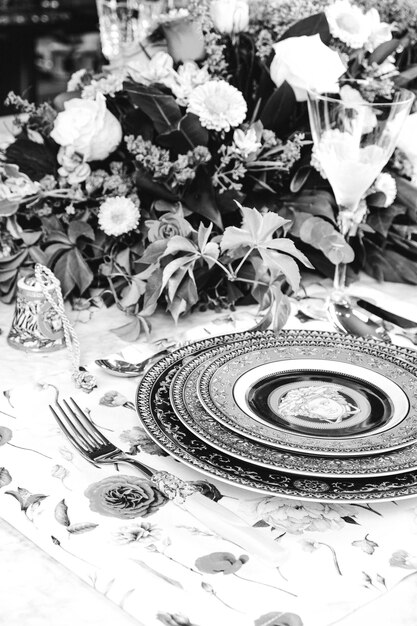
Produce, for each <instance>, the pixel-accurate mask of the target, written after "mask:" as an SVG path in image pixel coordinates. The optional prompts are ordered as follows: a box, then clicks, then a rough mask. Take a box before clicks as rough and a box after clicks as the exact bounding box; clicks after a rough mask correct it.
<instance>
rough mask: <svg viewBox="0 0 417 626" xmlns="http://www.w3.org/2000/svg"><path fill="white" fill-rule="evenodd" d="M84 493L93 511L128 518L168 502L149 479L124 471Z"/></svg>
mask: <svg viewBox="0 0 417 626" xmlns="http://www.w3.org/2000/svg"><path fill="white" fill-rule="evenodd" d="M84 495H85V496H86V497H87V498H88V499H89V500H90V509H91V510H92V511H95V512H96V513H100V515H106V516H108V517H119V518H127V519H132V518H135V517H147V516H148V515H152V514H153V513H155V512H156V511H157V510H158V509H159V508H160V507H161V506H163V505H164V504H166V503H167V501H168V499H167V498H166V497H165V496H164V495H163V494H162V493H161V492H160V491H159V489H157V488H156V487H154V486H153V485H152V483H151V482H150V481H149V480H144V479H142V478H136V477H134V476H124V475H122V474H121V475H118V476H108V477H107V478H104V479H103V480H100V481H99V482H97V483H93V484H91V485H90V486H89V487H88V488H87V489H86V490H85V492H84Z"/></svg>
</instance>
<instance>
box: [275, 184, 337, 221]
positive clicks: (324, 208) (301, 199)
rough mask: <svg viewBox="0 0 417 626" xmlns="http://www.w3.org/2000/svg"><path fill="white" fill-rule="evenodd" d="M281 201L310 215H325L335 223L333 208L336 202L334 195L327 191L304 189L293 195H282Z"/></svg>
mask: <svg viewBox="0 0 417 626" xmlns="http://www.w3.org/2000/svg"><path fill="white" fill-rule="evenodd" d="M281 202H282V204H283V205H284V206H287V207H292V208H295V209H297V210H300V211H304V212H305V213H310V214H311V215H318V216H320V217H325V218H327V219H328V220H330V221H331V222H332V223H335V219H334V209H335V207H336V204H335V200H334V197H333V196H332V194H330V193H329V192H328V191H323V190H321V191H313V190H311V189H305V190H303V191H301V192H300V193H298V194H297V195H294V196H283V197H282V198H281Z"/></svg>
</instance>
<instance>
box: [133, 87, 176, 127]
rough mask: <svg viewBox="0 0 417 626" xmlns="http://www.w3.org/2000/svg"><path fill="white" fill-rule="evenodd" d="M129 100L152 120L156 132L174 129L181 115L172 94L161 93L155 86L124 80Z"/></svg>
mask: <svg viewBox="0 0 417 626" xmlns="http://www.w3.org/2000/svg"><path fill="white" fill-rule="evenodd" d="M123 88H124V90H125V91H126V92H127V94H128V97H129V100H130V102H131V103H132V104H133V106H135V107H137V108H139V109H140V110H141V111H143V112H144V113H146V115H147V116H148V117H149V118H150V119H151V120H152V123H153V125H154V127H155V130H156V132H157V133H158V134H161V133H166V132H170V131H172V130H174V129H175V127H176V126H177V124H178V123H179V121H180V119H181V117H182V115H181V110H180V108H179V106H178V104H177V102H176V100H175V98H174V96H172V95H168V94H166V93H163V92H162V91H160V90H159V89H157V88H156V87H150V86H147V85H141V84H138V83H133V82H126V83H124V85H123Z"/></svg>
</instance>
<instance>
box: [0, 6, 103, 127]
mask: <svg viewBox="0 0 417 626" xmlns="http://www.w3.org/2000/svg"><path fill="white" fill-rule="evenodd" d="M101 63H102V57H101V49H100V41H99V34H98V24H97V10H96V3H95V0H0V115H2V114H7V113H10V110H9V111H8V110H7V109H6V108H5V107H4V105H3V102H4V99H5V98H6V96H7V94H8V93H9V91H12V90H13V91H15V92H16V93H17V94H19V95H21V96H23V97H25V98H27V99H29V100H31V101H35V102H42V101H43V100H49V99H50V98H52V97H54V96H55V95H56V94H58V93H60V92H61V91H62V90H65V88H66V84H67V81H68V78H69V77H70V76H71V74H72V73H73V72H74V71H76V70H77V69H80V68H87V69H93V70H97V69H99V67H100V65H101Z"/></svg>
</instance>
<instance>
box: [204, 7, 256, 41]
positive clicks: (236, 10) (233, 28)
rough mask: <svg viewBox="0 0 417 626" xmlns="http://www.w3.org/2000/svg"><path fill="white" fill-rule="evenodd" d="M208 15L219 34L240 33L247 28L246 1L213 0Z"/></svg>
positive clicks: (247, 8)
mask: <svg viewBox="0 0 417 626" xmlns="http://www.w3.org/2000/svg"><path fill="white" fill-rule="evenodd" d="M210 15H211V19H212V20H213V23H214V26H215V27H216V29H217V30H218V31H219V32H220V33H226V34H228V35H231V34H232V33H241V32H242V31H245V30H247V28H248V26H249V4H248V2H247V0H214V1H213V2H212V3H211V5H210Z"/></svg>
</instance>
